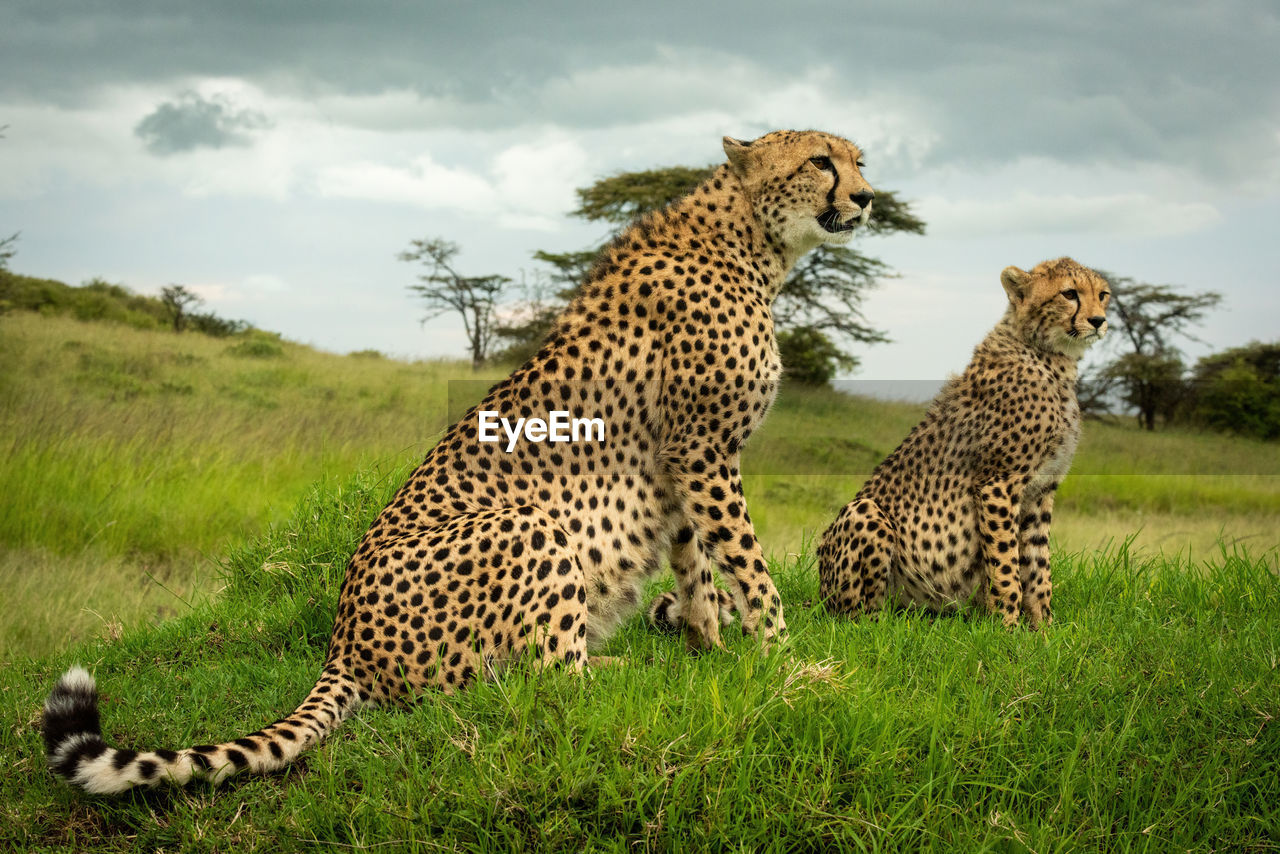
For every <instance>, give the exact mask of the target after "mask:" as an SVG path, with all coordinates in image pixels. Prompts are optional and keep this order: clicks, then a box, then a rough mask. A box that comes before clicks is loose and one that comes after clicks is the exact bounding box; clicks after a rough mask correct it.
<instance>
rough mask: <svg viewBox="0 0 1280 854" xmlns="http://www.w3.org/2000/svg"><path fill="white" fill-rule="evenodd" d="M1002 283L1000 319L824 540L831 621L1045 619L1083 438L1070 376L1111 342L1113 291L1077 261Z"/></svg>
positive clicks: (1012, 275) (1015, 272)
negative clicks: (972, 602)
mask: <svg viewBox="0 0 1280 854" xmlns="http://www.w3.org/2000/svg"><path fill="white" fill-rule="evenodd" d="M1001 281H1002V283H1003V285H1004V288H1005V291H1006V294H1007V295H1008V298H1009V307H1008V309H1007V310H1006V312H1005V315H1004V317H1003V318H1002V319H1001V321H1000V322H999V323H998V324H997V325H996V327H995V329H993V330H992V331H991V333H990V334H989V335H988V336H987V337H986V339H985V340H984V341H983V342H982V343H981V344H979V345H978V347H977V349H976V350H974V354H973V359H972V361H971V362H970V363H969V366H968V367H967V368H966V369H965V371H964V373H963V374H962V375H961V376H960V377H958V378H956V379H953V380H952V381H951V382H950V383H948V384H947V386H946V387H945V388H943V390H942V392H941V393H940V394H939V395H938V397H937V399H936V400H934V401H933V404H932V405H931V406H930V408H929V412H928V414H927V415H926V416H925V419H924V420H923V421H922V422H920V424H918V425H917V426H916V427H915V429H913V430H912V431H911V433H910V435H908V436H907V438H906V439H905V440H904V441H903V443H902V444H901V445H899V446H898V448H897V450H895V451H894V452H893V453H892V454H890V455H889V457H888V458H887V459H885V461H884V462H882V463H881V464H880V465H879V466H877V467H876V469H875V471H874V472H872V474H871V477H870V478H869V479H868V480H867V482H866V483H865V484H864V485H863V487H862V489H861V490H859V492H858V494H857V497H855V498H854V500H853V501H852V502H850V503H849V504H848V505H847V506H846V507H845V508H844V509H843V510H842V511H841V512H840V514H839V515H838V516H837V517H836V520H835V521H834V522H833V523H832V524H831V526H830V527H829V528H828V529H827V530H826V533H825V534H824V535H823V538H822V542H821V544H820V546H819V548H818V561H819V563H818V567H819V576H820V581H821V592H822V598H823V600H824V601H825V603H826V607H827V608H828V609H829V610H831V611H834V612H837V613H843V614H858V613H867V612H875V611H878V610H879V609H880V608H881V607H882V606H883V605H884V603H885V601H886V599H887V598H890V597H892V600H893V601H895V602H896V603H898V604H902V605H919V606H923V607H925V608H928V609H931V610H947V609H951V608H954V607H956V606H958V605H960V604H961V603H964V602H966V601H967V600H969V599H970V598H977V599H979V600H981V601H982V602H983V603H984V604H985V606H986V607H987V608H988V609H989V610H990V611H992V612H994V613H998V614H1000V615H1001V617H1002V619H1003V621H1004V623H1005V624H1006V625H1014V624H1016V623H1017V622H1018V619H1019V614H1021V615H1022V616H1023V617H1025V618H1026V621H1027V623H1028V624H1029V625H1030V626H1032V627H1039V626H1040V625H1042V624H1044V623H1046V622H1048V621H1049V620H1050V619H1051V615H1052V612H1051V608H1050V606H1051V598H1052V593H1053V586H1052V580H1051V577H1050V572H1049V525H1050V522H1051V520H1052V515H1053V498H1054V493H1055V491H1056V490H1057V487H1058V482H1059V480H1060V479H1061V478H1062V477H1063V475H1065V474H1066V472H1067V469H1068V467H1069V466H1070V464H1071V458H1072V456H1073V454H1074V453H1075V449H1076V443H1077V441H1078V439H1079V435H1080V409H1079V406H1078V405H1077V402H1076V364H1077V361H1078V360H1079V358H1080V356H1081V355H1083V353H1084V351H1085V349H1086V348H1087V347H1088V346H1089V345H1090V344H1091V343H1092V342H1094V341H1096V340H1098V339H1099V338H1101V337H1102V336H1103V335H1104V334H1105V333H1106V330H1107V323H1106V306H1107V302H1108V299H1109V296H1110V294H1109V291H1110V288H1109V286H1108V284H1107V282H1106V281H1105V280H1104V279H1102V278H1101V277H1100V276H1099V275H1097V274H1096V273H1094V272H1093V271H1091V270H1089V269H1087V268H1085V267H1082V266H1080V265H1079V264H1077V263H1076V262H1075V261H1072V260H1071V259H1070V258H1060V259H1058V260H1056V261H1046V262H1044V263H1042V264H1040V265H1038V266H1037V267H1035V268H1034V269H1033V270H1032V271H1031V272H1030V273H1027V272H1025V271H1023V270H1020V269H1018V268H1017V267H1008V268H1006V269H1005V271H1004V272H1003V274H1002V275H1001Z"/></svg>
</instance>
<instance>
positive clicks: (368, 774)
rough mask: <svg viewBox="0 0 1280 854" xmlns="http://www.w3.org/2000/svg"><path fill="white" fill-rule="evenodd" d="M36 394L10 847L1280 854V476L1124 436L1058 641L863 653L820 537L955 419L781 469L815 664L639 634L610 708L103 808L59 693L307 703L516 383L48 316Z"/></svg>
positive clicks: (860, 424)
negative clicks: (899, 459) (79, 677)
mask: <svg viewBox="0 0 1280 854" xmlns="http://www.w3.org/2000/svg"><path fill="white" fill-rule="evenodd" d="M0 366H2V367H3V370H0V403H2V404H3V405H2V406H0V442H2V443H3V446H4V451H5V455H4V458H3V460H4V461H3V463H2V464H0V494H2V495H4V496H5V513H4V514H3V518H2V519H0V585H3V589H4V590H5V591H6V596H5V603H6V607H5V608H4V609H3V612H2V614H0V644H3V646H0V659H4V660H5V661H6V662H7V663H6V666H5V667H3V668H0V703H2V704H3V708H4V713H5V717H6V719H8V720H10V721H11V722H14V726H12V727H9V728H6V729H4V730H3V731H0V762H2V763H3V764H4V766H5V767H6V768H7V769H9V773H7V774H6V775H4V776H3V777H0V850H8V849H10V848H13V849H19V850H27V849H32V850H34V849H49V850H85V849H95V850H122V851H123V850H152V849H159V848H164V849H166V850H207V851H221V850H236V851H278V850H308V849H315V848H320V847H325V848H336V849H341V850H349V849H355V850H364V849H371V848H374V847H387V846H390V847H392V848H393V849H394V850H432V851H434V850H441V849H443V850H489V851H492V850H565V849H586V850H622V849H624V848H625V849H627V850H634V849H635V848H637V847H639V848H641V849H670V848H676V847H682V848H692V849H695V850H698V849H704V848H725V847H735V848H742V849H744V850H779V851H783V850H785V851H793V850H832V849H837V848H849V849H884V848H890V849H897V850H943V851H955V850H1009V851H1021V850H1032V851H1037V852H1044V851H1058V850H1076V849H1094V850H1127V849H1144V850H1174V849H1177V850H1184V849H1209V848H1217V849H1219V850H1266V849H1269V848H1271V847H1274V846H1275V844H1276V842H1277V840H1278V839H1280V815H1278V812H1277V807H1276V805H1277V804H1278V803H1280V730H1277V727H1276V724H1275V720H1274V718H1275V717H1276V716H1277V715H1278V714H1280V665H1278V664H1277V652H1276V651H1277V650H1278V649H1280V581H1278V579H1277V573H1276V551H1277V540H1278V539H1280V535H1278V533H1277V532H1278V531H1280V448H1277V446H1276V445H1274V444H1264V443H1260V442H1253V441H1248V440H1242V439H1232V438H1225V437H1218V436H1209V435H1196V434H1188V433H1161V434H1156V435H1149V434H1143V433H1140V432H1137V431H1135V430H1133V429H1130V428H1128V427H1125V426H1109V425H1095V424H1090V425H1088V426H1087V427H1086V431H1085V438H1084V442H1083V444H1082V447H1081V451H1080V454H1079V456H1078V457H1077V462H1076V465H1075V467H1074V471H1075V472H1076V473H1075V474H1073V475H1072V476H1071V477H1069V478H1068V480H1067V481H1066V483H1065V484H1064V487H1063V490H1062V499H1061V501H1060V502H1059V510H1058V513H1057V521H1056V524H1055V545H1056V551H1055V556H1054V574H1055V581H1056V590H1055V614H1056V620H1057V622H1056V623H1055V625H1054V626H1053V627H1052V628H1051V629H1050V630H1049V631H1047V632H1044V633H1038V634H1032V633H1029V632H1012V633H1010V632H1005V631H1004V630H1002V629H1000V628H999V627H998V626H997V625H995V624H993V623H991V622H990V621H986V620H983V619H981V618H967V619H954V618H953V619H929V618H926V617H921V616H920V615H916V614H886V615H884V616H883V617H882V618H881V619H880V620H878V621H865V622H857V623H855V622H851V621H848V620H843V619H833V618H830V617H828V616H826V615H825V614H824V613H823V612H822V610H821V608H817V607H815V606H814V605H813V602H814V601H815V599H816V596H817V580H816V574H815V569H814V565H813V560H812V557H811V555H810V554H809V550H808V549H807V548H806V541H807V540H808V539H809V538H811V537H812V536H813V535H814V533H815V532H820V531H821V529H822V528H823V527H824V526H825V525H826V523H827V521H829V519H830V518H831V517H832V516H833V514H834V512H835V510H836V509H837V508H838V507H839V506H840V505H842V504H843V503H845V502H846V501H848V500H849V499H850V498H851V497H852V495H853V493H854V491H856V488H857V486H858V484H859V483H860V482H861V481H862V479H863V478H864V477H865V476H866V474H867V473H868V472H869V471H870V469H871V467H872V466H873V465H874V464H875V463H876V462H877V461H878V460H879V459H880V458H881V457H882V456H883V455H884V454H885V453H887V452H888V451H889V450H890V449H891V448H892V447H893V446H894V445H895V444H896V443H897V442H898V441H899V440H900V439H901V437H902V436H903V435H904V434H905V433H906V431H907V430H908V429H909V427H910V426H911V425H912V424H913V423H914V422H915V420H916V419H917V418H918V417H919V415H920V413H921V407H919V406H914V405H906V404H890V403H884V402H879V401H872V400H866V399H857V398H851V397H848V396H845V395H841V394H838V393H835V392H832V391H830V390H823V389H816V390H815V389H801V388H787V389H786V390H785V391H784V394H783V396H782V398H781V399H780V401H779V403H778V405H777V407H776V408H775V410H774V412H773V413H772V414H771V415H770V417H769V419H768V420H767V422H766V425H765V427H764V429H763V430H762V432H761V434H760V435H759V436H757V437H755V438H753V440H752V443H751V445H750V447H749V448H748V451H747V454H746V457H745V460H744V466H745V469H746V472H747V476H746V483H745V486H746V489H747V494H748V502H749V504H750V506H751V510H752V515H753V518H754V519H755V520H756V522H757V527H758V529H759V532H760V536H761V539H762V541H763V542H764V543H765V546H766V549H767V550H768V551H770V552H771V554H772V558H773V567H772V569H773V572H774V573H775V576H776V577H777V579H778V581H779V588H780V590H781V592H782V595H783V598H784V603H785V606H786V608H787V619H788V623H789V625H790V627H791V639H790V641H789V642H788V644H787V645H786V646H785V647H783V648H781V649H778V650H775V651H774V652H773V653H771V654H767V655H766V654H762V653H761V652H760V651H759V650H758V649H756V648H755V647H754V645H753V644H752V643H751V642H750V641H749V640H747V639H742V638H730V639H728V644H729V651H727V652H725V653H715V654H710V655H704V656H700V657H692V656H689V655H687V654H686V653H685V652H684V650H683V649H682V645H681V643H680V642H679V641H678V640H677V639H675V638H668V637H664V636H659V635H655V634H654V633H652V632H650V631H648V630H647V629H645V627H644V626H643V625H642V624H641V623H640V621H639V620H633V621H631V622H630V623H628V624H627V626H626V627H625V629H624V631H623V632H622V633H620V634H619V635H618V636H617V637H616V638H614V639H613V640H612V641H611V642H610V644H609V646H608V648H607V649H605V650H604V652H605V653H606V654H611V655H616V656H619V657H621V658H623V659H624V660H625V662H626V663H624V664H623V665H621V666H619V667H616V668H608V669H604V670H597V671H595V672H593V674H592V675H591V676H590V677H588V678H585V679H576V678H572V677H570V676H569V675H567V674H558V673H550V674H543V675H540V676H533V675H529V674H524V673H521V672H519V671H517V672H515V673H513V674H511V675H509V676H508V677H505V678H503V679H502V680H501V681H499V682H495V683H486V684H482V685H479V686H476V687H475V688H474V689H473V690H469V691H467V692H464V693H463V694H461V695H459V696H456V697H444V696H439V695H431V696H428V697H425V698H424V700H423V702H421V703H419V704H417V705H416V706H415V707H414V708H413V709H412V710H409V711H405V710H370V711H367V712H364V713H361V714H360V715H359V716H357V717H356V718H355V719H354V720H352V721H350V722H348V724H347V725H346V727H345V728H344V729H343V730H342V731H341V734H340V735H338V736H337V737H336V738H334V739H333V740H332V741H330V742H329V743H327V744H326V745H324V746H322V747H321V748H320V749H319V750H318V751H317V752H316V753H315V754H313V755H312V756H311V757H310V758H309V759H308V760H306V761H305V762H304V763H302V764H301V765H299V766H297V767H295V768H294V769H292V770H290V771H289V772H287V773H285V774H283V775H280V776H277V777H273V778H267V779H244V780H238V781H236V782H234V783H232V784H231V785H229V786H225V787H223V788H221V789H218V790H213V789H209V788H206V787H202V786H195V787H193V788H191V789H189V790H185V791H182V792H153V793H143V794H136V795H131V796H129V797H126V798H123V799H120V800H116V801H104V800H96V799H91V798H86V797H83V796H81V795H78V794H76V793H74V792H72V791H71V790H69V789H67V788H66V787H64V786H61V785H60V784H57V783H56V782H54V781H53V780H52V778H51V777H50V776H49V775H48V773H47V771H46V770H45V768H44V763H43V758H42V756H41V747H40V741H39V735H38V731H37V723H38V709H39V705H40V703H41V701H42V699H43V697H44V695H45V693H46V692H47V690H48V689H49V687H50V686H51V685H52V683H53V681H54V680H55V679H56V676H57V674H58V673H59V672H60V671H61V670H62V669H64V668H65V667H66V666H68V665H69V664H71V663H74V662H79V663H82V664H84V665H85V666H88V667H89V668H90V669H92V670H94V671H95V672H96V673H97V675H98V678H99V683H100V686H101V688H102V690H103V692H104V703H103V717H104V727H105V732H106V735H107V737H108V739H110V740H113V741H118V742H120V743H121V744H122V745H123V746H132V747H142V748H145V747H159V746H182V745H186V744H191V743H197V742H203V741H209V740H218V739H222V738H227V737H233V736H235V735H239V734H242V733H244V732H248V731H250V730H253V729H256V728H258V727H259V726H261V725H263V724H265V723H267V722H269V721H270V720H273V719H275V718H276V717H278V716H279V715H280V714H281V713H283V712H285V711H287V710H289V709H292V708H293V706H294V705H295V704H296V702H297V701H298V699H299V698H300V697H301V696H302V695H303V694H304V693H305V691H306V689H307V687H309V685H310V684H311V682H312V680H313V679H314V677H315V674H316V672H317V670H318V667H319V664H320V662H321V660H322V657H323V654H324V647H325V644H326V642H327V639H328V632H329V626H330V622H331V620H332V615H333V608H334V602H335V600H336V595H337V587H338V584H339V583H340V579H341V574H342V569H343V566H344V564H345V561H346V558H347V556H348V554H349V553H350V551H351V549H352V548H353V546H354V544H355V542H356V540H357V539H358V537H359V536H360V534H361V533H362V532H363V530H364V528H365V527H366V526H367V524H368V522H369V521H370V520H371V519H372V517H373V516H374V515H375V514H376V513H377V512H378V510H379V509H380V508H381V507H382V506H383V504H384V502H385V501H386V500H387V498H388V497H389V496H390V494H391V492H392V491H394V489H395V488H396V487H397V486H398V485H399V483H400V481H401V479H402V478H403V477H404V476H405V474H407V472H408V470H409V469H410V468H411V467H412V466H413V465H415V464H416V462H417V461H418V460H419V459H420V458H421V457H422V455H423V454H424V453H425V451H426V449H427V448H428V447H429V446H430V444H431V443H432V442H433V441H434V439H435V438H436V437H437V436H438V435H439V433H440V431H441V430H442V429H443V428H444V427H445V426H446V424H447V423H448V420H449V415H450V413H454V414H456V413H458V412H459V411H460V410H461V409H462V408H463V407H465V406H466V405H468V404H469V403H471V402H474V400H476V399H478V397H479V396H480V395H481V394H482V393H483V390H484V387H485V385H486V383H487V381H488V380H490V379H492V378H493V377H492V376H490V377H479V378H477V377H474V376H473V375H471V374H470V372H469V371H468V370H467V369H466V368H465V367H464V366H462V365H461V364H459V363H452V362H420V363H414V364H407V363H402V362H396V361H392V360H388V359H384V358H381V357H378V356H377V355H376V354H363V355H352V356H335V355H330V354H324V353H319V352H316V351H314V350H311V349H309V348H306V347H301V346H298V345H294V344H291V343H289V342H284V341H280V340H279V339H278V338H276V337H274V336H270V335H267V334H264V333H249V334H245V335H240V336H234V337H231V338H225V339H217V338H210V337H206V336H199V335H190V334H184V335H175V334H173V333H171V332H167V331H163V330H162V329H160V328H159V327H158V326H153V327H148V326H146V325H145V324H142V325H139V324H133V325H129V324H120V323H116V324H102V323H87V322H82V321H78V320H75V319H73V317H71V316H66V315H61V316H45V315H41V314H38V313H29V312H20V311H11V312H9V313H8V314H4V315H0ZM1103 543H1109V545H1107V546H1106V547H1105V548H1096V546H1098V545H1099V544H1103ZM1162 549H1163V551H1162ZM157 617H163V618H167V619H163V620H160V621H156V618H157ZM126 626H127V628H126ZM730 634H732V633H730ZM76 639H79V641H80V642H78V643H76V644H75V645H73V646H71V647H67V644H68V642H69V641H73V640H76ZM33 655H34V656H38V657H36V658H31V657H30V656H33Z"/></svg>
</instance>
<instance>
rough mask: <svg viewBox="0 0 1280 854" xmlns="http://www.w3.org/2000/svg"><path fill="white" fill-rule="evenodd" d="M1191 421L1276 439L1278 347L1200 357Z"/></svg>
mask: <svg viewBox="0 0 1280 854" xmlns="http://www.w3.org/2000/svg"><path fill="white" fill-rule="evenodd" d="M1187 408H1188V412H1189V415H1190V418H1191V420H1192V421H1194V422H1196V423H1198V424H1201V425H1203V426H1206V427H1211V428H1213V429H1216V430H1225V431H1228V432H1232V433H1240V434H1243V435H1246V436H1256V437H1258V438H1261V439H1277V438H1280V342H1278V343H1275V344H1261V343H1258V342H1254V343H1251V344H1248V345H1246V346H1244V347H1233V348H1232V349H1230V350H1224V351H1223V352H1221V353H1214V354H1213V355H1210V356H1205V357H1204V358H1202V359H1201V360H1200V361H1199V362H1198V363H1197V364H1196V369H1195V372H1194V375H1193V379H1192V382H1191V398H1190V401H1189V405H1188V407H1187Z"/></svg>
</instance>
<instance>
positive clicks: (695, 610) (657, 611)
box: [649, 525, 733, 651]
mask: <svg viewBox="0 0 1280 854" xmlns="http://www.w3.org/2000/svg"><path fill="white" fill-rule="evenodd" d="M671 569H672V572H673V574H674V575H675V577H676V589H675V590H673V591H671V592H669V593H663V594H662V595H660V596H658V597H657V599H655V600H654V602H653V605H652V606H651V607H650V609H649V619H650V622H652V623H653V624H654V625H655V626H659V627H661V628H664V629H671V630H674V629H676V628H680V629H683V631H684V637H685V643H687V644H688V646H689V649H691V650H694V651H699V650H706V649H712V648H723V646H724V644H723V643H721V642H720V625H721V623H723V624H724V625H726V626H727V625H729V623H731V622H733V610H732V609H733V602H732V600H730V599H729V597H728V595H727V594H726V593H725V592H724V591H722V590H721V589H720V588H718V587H716V585H715V578H714V577H713V575H712V572H711V561H710V560H709V559H708V558H707V555H706V552H705V551H704V550H703V549H702V547H701V546H700V545H699V543H698V539H697V535H696V534H695V533H694V530H693V527H692V526H690V525H685V526H684V527H682V528H681V529H680V530H679V531H677V532H676V537H675V540H674V542H673V543H672V545H671Z"/></svg>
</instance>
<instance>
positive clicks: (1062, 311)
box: [1000, 258, 1111, 359]
mask: <svg viewBox="0 0 1280 854" xmlns="http://www.w3.org/2000/svg"><path fill="white" fill-rule="evenodd" d="M1000 283H1001V284H1002V285H1004V291H1005V293H1006V294H1008V295H1009V311H1010V312H1011V314H1012V316H1013V318H1014V321H1015V323H1016V324H1017V326H1018V329H1019V331H1021V332H1022V333H1023V335H1025V337H1026V339H1027V340H1028V341H1030V342H1031V343H1032V344H1034V345H1035V346H1037V347H1039V348H1041V349H1043V350H1048V351H1050V352H1054V353H1065V354H1066V355H1068V356H1073V357H1075V358H1077V359H1078V358H1080V357H1081V356H1083V355H1084V351H1085V350H1086V349H1087V348H1088V347H1089V345H1090V344H1092V343H1094V342H1095V341H1098V340H1100V339H1101V338H1102V336H1104V335H1106V334H1107V304H1108V303H1109V302H1110V301H1111V287H1110V285H1108V284H1107V280H1106V279H1104V278H1102V277H1101V276H1099V275H1098V274H1097V273H1095V272H1094V271H1093V270H1090V269H1089V268H1088V267H1084V266H1081V265H1080V264H1077V263H1076V262H1075V261H1072V260H1071V259H1070V258H1059V259H1058V260H1056V261H1045V262H1043V263H1041V264H1037V265H1036V266H1035V267H1033V268H1032V269H1031V272H1029V273H1028V272H1027V271H1026V270H1020V269H1018V268H1017V267H1005V269H1004V272H1003V273H1001V274H1000Z"/></svg>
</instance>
